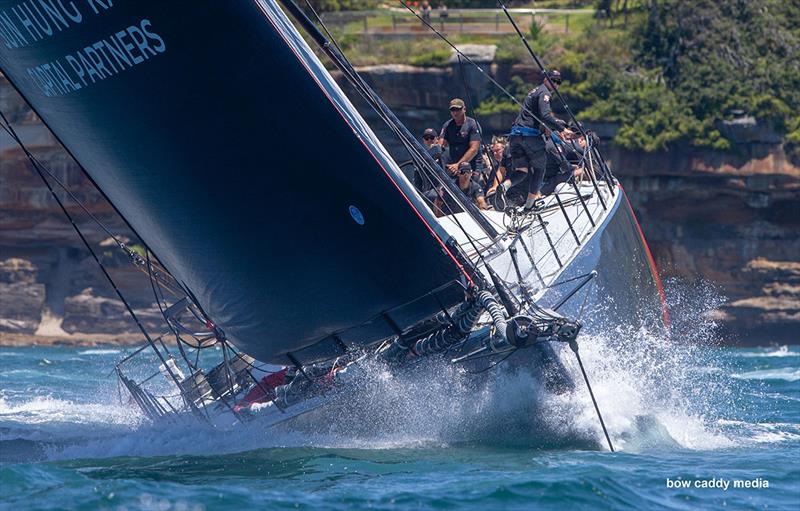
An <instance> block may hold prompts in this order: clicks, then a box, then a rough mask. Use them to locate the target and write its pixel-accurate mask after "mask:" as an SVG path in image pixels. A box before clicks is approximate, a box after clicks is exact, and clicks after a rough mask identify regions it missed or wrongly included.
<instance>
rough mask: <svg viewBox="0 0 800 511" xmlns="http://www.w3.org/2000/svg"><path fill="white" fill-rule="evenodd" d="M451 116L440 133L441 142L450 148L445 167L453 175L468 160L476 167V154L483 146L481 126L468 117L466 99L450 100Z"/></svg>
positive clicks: (444, 146)
mask: <svg viewBox="0 0 800 511" xmlns="http://www.w3.org/2000/svg"><path fill="white" fill-rule="evenodd" d="M450 117H451V119H449V120H448V121H447V122H445V123H444V125H443V126H442V131H441V132H440V133H439V144H440V145H441V146H442V147H443V148H448V149H449V151H448V152H449V156H448V158H447V161H446V165H445V168H446V169H447V171H448V172H450V174H451V175H453V176H455V175H457V174H458V166H459V165H460V164H461V163H464V162H467V163H469V164H470V166H471V167H472V168H473V170H474V169H475V156H476V155H477V154H478V150H479V149H480V146H481V136H480V127H479V126H478V122H477V121H476V120H475V119H473V118H472V117H467V108H466V105H464V100H463V99H459V98H455V99H453V100H452V101H451V102H450Z"/></svg>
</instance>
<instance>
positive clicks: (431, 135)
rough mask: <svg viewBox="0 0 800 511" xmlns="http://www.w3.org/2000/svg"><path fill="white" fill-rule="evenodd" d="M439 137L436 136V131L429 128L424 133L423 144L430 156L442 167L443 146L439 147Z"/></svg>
mask: <svg viewBox="0 0 800 511" xmlns="http://www.w3.org/2000/svg"><path fill="white" fill-rule="evenodd" d="M438 138H439V137H438V136H437V135H436V130H434V129H433V128H427V129H426V130H425V131H423V132H422V143H423V144H424V145H425V148H426V149H427V150H428V154H430V155H431V157H432V158H433V159H434V160H436V162H437V163H439V164H440V165H441V163H442V146H440V145H439V141H438V140H437V139H438Z"/></svg>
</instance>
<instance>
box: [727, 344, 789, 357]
mask: <svg viewBox="0 0 800 511" xmlns="http://www.w3.org/2000/svg"><path fill="white" fill-rule="evenodd" d="M736 356H737V357H742V358H773V357H777V358H781V357H800V351H797V350H791V349H790V348H789V346H779V347H778V348H775V349H773V350H771V351H739V352H737V353H736Z"/></svg>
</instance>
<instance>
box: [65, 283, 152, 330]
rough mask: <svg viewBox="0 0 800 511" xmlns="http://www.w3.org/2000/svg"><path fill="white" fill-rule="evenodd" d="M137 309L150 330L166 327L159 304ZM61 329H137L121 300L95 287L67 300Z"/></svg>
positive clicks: (137, 313)
mask: <svg viewBox="0 0 800 511" xmlns="http://www.w3.org/2000/svg"><path fill="white" fill-rule="evenodd" d="M134 312H136V317H137V318H138V319H139V321H140V322H141V323H142V324H143V325H144V327H145V328H146V329H147V330H148V331H149V332H155V331H159V332H160V331H162V330H164V329H165V327H166V325H165V323H164V320H163V319H162V317H161V312H160V311H159V310H158V309H157V308H156V307H152V308H148V309H135V310H134ZM98 318H102V320H98ZM61 328H62V329H63V330H64V331H66V332H68V333H77V332H86V333H99V334H116V333H122V332H134V331H138V330H137V327H136V324H135V323H134V321H133V319H132V318H131V316H130V315H129V314H128V311H127V310H126V309H125V305H124V304H123V303H122V302H121V301H120V300H115V299H113V298H106V297H104V296H96V295H95V293H94V290H93V289H92V288H86V289H84V290H83V292H81V293H80V294H78V295H75V296H70V297H68V298H67V299H66V300H65V303H64V321H63V322H62V323H61Z"/></svg>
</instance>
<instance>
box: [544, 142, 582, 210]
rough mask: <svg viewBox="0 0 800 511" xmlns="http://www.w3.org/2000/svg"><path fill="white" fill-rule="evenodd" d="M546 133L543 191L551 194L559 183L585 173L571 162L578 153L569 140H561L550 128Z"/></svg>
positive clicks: (579, 176) (578, 177)
mask: <svg viewBox="0 0 800 511" xmlns="http://www.w3.org/2000/svg"><path fill="white" fill-rule="evenodd" d="M546 134H547V140H546V141H545V151H546V153H547V164H546V165H545V172H544V179H543V181H542V187H541V193H542V194H543V195H550V194H551V193H553V192H554V191H555V189H556V187H557V186H558V185H559V184H561V183H566V182H567V181H569V180H570V178H574V179H580V178H581V176H582V175H583V169H582V168H581V167H579V166H578V165H575V164H573V163H571V160H572V159H573V158H574V157H576V156H577V155H576V154H574V152H573V150H572V149H571V147H570V146H569V145H568V144H567V141H564V140H561V139H560V138H559V137H558V136H556V135H555V134H554V133H551V132H550V131H549V130H548V131H547V133H546Z"/></svg>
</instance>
